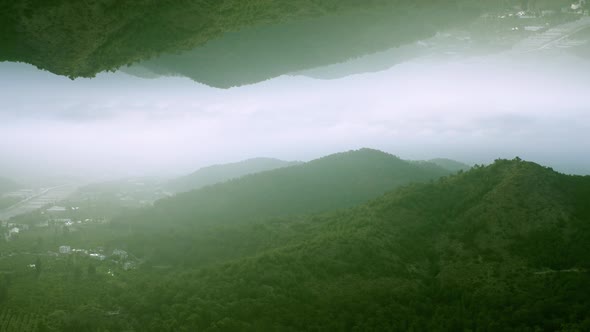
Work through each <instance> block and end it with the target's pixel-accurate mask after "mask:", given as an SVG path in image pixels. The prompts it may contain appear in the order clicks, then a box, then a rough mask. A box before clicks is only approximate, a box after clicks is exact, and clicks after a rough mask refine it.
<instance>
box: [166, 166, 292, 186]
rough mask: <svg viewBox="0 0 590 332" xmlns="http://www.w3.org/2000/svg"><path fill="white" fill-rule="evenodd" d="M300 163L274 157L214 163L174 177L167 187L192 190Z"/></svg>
mask: <svg viewBox="0 0 590 332" xmlns="http://www.w3.org/2000/svg"><path fill="white" fill-rule="evenodd" d="M299 164H301V162H297V161H283V160H279V159H273V158H253V159H247V160H243V161H240V162H236V163H229V164H220V165H213V166H208V167H203V168H201V169H199V170H197V171H196V172H194V173H191V174H189V175H186V176H183V177H180V178H177V179H174V180H172V181H170V182H169V183H168V184H166V188H168V189H169V190H171V191H173V192H183V191H190V190H195V189H200V188H202V187H205V186H209V185H212V184H216V183H220V182H226V181H228V180H233V179H237V178H240V177H242V176H244V175H249V174H254V173H260V172H263V171H270V170H273V169H277V168H283V167H288V166H294V165H299Z"/></svg>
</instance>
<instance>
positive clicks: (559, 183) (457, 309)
mask: <svg viewBox="0 0 590 332" xmlns="http://www.w3.org/2000/svg"><path fill="white" fill-rule="evenodd" d="M588 200H590V177H580V176H566V175H562V174H558V173H556V172H554V171H553V170H551V169H548V168H544V167H541V166H539V165H537V164H534V163H529V162H523V161H521V160H518V159H515V160H512V161H509V160H498V161H496V162H495V163H494V164H493V165H490V166H487V167H481V166H476V167H475V168H474V169H472V170H470V171H468V172H466V173H462V174H458V175H455V176H452V177H446V178H442V179H440V180H438V181H436V182H435V183H430V184H413V185H409V186H406V187H403V188H401V189H399V190H396V191H393V192H391V193H388V194H386V195H384V196H383V197H381V198H378V199H376V200H373V201H371V202H369V203H367V204H364V205H361V206H359V207H357V208H354V209H351V210H344V211H341V212H336V213H331V214H325V215H322V216H316V217H310V218H298V219H297V218H295V219H292V220H290V221H285V222H284V223H283V224H282V227H276V229H277V231H276V232H277V233H280V232H285V231H290V232H292V233H295V234H298V235H294V236H293V237H291V239H296V240H293V241H289V240H288V239H285V240H283V243H282V244H278V245H276V246H274V247H272V248H269V249H267V250H265V251H263V252H259V253H256V254H255V255H252V256H249V257H244V258H242V259H238V260H233V261H229V262H227V263H225V264H220V265H219V266H218V267H213V268H208V269H203V270H199V271H197V272H195V273H193V274H187V275H185V276H184V277H183V279H182V280H179V279H178V278H175V277H174V274H171V275H170V277H169V279H168V280H167V281H163V282H162V284H166V289H167V294H169V295H168V296H163V297H162V298H160V300H161V301H163V302H164V303H168V304H169V305H177V306H179V308H182V306H183V305H185V304H186V303H193V302H192V301H196V302H194V303H199V304H198V305H196V306H191V307H190V309H189V308H188V307H187V309H185V310H186V311H185V312H184V313H183V312H182V309H181V310H180V311H179V312H171V311H168V312H165V311H162V310H155V311H153V312H151V316H150V317H154V320H156V321H161V322H165V321H171V320H176V321H177V322H178V324H179V326H187V327H191V328H198V329H205V330H206V329H211V330H241V331H257V330H266V331H279V330H280V331H320V330H321V331H357V330H358V331H466V330H472V331H499V330H503V331H533V330H538V331H585V330H587V329H588V328H589V327H590V319H589V318H588V316H587V312H588V310H589V309H590V299H589V298H588V297H587V296H586V295H585V294H587V293H588V292H589V291H590V273H589V272H588V269H590V263H589V260H588V257H589V256H588V255H589V253H590V208H589V207H588V204H587V202H588ZM267 236H269V235H267ZM262 238H265V237H264V236H262ZM219 240H221V239H219ZM228 245H230V246H231V244H228ZM175 289H182V290H183V294H187V295H186V296H184V297H182V296H180V297H179V296H178V295H175V294H177V293H176V292H175V291H174V290H175ZM157 291H158V288H157V287H155V288H153V289H151V290H147V293H148V294H152V293H153V294H154V295H155V292H157ZM188 294H190V295H188ZM149 296H150V295H146V297H148V298H149ZM174 296H176V297H174ZM131 312H133V309H131ZM189 312H190V313H191V314H194V315H196V316H195V317H199V319H196V320H195V321H189V320H183V321H182V322H183V323H180V321H178V320H182V318H181V317H187V316H188V313H189ZM183 315H184V316H183ZM155 317H157V318H155ZM183 324H184V325H183ZM160 327H164V326H163V325H160Z"/></svg>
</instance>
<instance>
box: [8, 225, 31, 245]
mask: <svg viewBox="0 0 590 332" xmlns="http://www.w3.org/2000/svg"><path fill="white" fill-rule="evenodd" d="M5 226H6V231H5V232H4V240H6V241H10V240H14V239H17V238H18V236H19V234H20V233H21V232H22V231H26V230H28V229H29V225H21V224H14V223H7V224H6V225H5Z"/></svg>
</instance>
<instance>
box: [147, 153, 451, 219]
mask: <svg viewBox="0 0 590 332" xmlns="http://www.w3.org/2000/svg"><path fill="white" fill-rule="evenodd" d="M450 173H451V172H450V171H448V170H445V169H443V168H441V167H439V166H437V165H435V164H432V163H422V164H414V163H411V162H408V161H404V160H401V159H399V158H398V157H396V156H393V155H391V154H387V153H384V152H381V151H377V150H371V149H361V150H356V151H349V152H344V153H337V154H334V155H330V156H327V157H323V158H320V159H316V160H312V161H310V162H307V163H304V164H301V165H296V166H291V167H286V168H279V169H275V170H272V171H266V172H262V173H257V174H252V175H247V176H244V177H241V178H239V179H234V180H230V181H228V182H224V183H220V184H216V185H212V186H208V187H204V188H202V189H199V190H194V191H191V192H187V193H180V194H178V195H176V196H174V197H171V198H167V199H162V200H160V201H156V202H155V203H154V207H153V208H152V209H149V210H148V211H147V212H146V213H145V214H144V215H142V217H140V218H139V219H141V220H144V222H145V220H152V221H153V222H155V223H158V224H161V226H166V224H168V223H179V222H180V223H184V224H195V225H196V224H218V223H229V224H235V223H244V222H246V221H248V220H253V219H256V218H265V217H273V216H288V215H298V214H308V213H316V212H322V211H328V210H333V209H338V208H345V207H350V206H353V205H355V204H359V203H362V202H364V201H366V200H369V199H371V198H375V197H377V196H379V195H381V194H383V193H385V192H387V191H389V190H392V189H394V188H396V187H398V186H400V185H404V184H408V183H410V182H416V181H422V182H424V181H430V180H433V179H437V178H439V177H441V176H444V175H448V174H450Z"/></svg>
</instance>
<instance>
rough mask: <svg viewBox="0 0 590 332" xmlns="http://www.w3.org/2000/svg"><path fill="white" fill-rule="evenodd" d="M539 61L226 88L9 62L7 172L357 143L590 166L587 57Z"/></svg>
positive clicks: (1, 136) (306, 153) (67, 170)
mask: <svg viewBox="0 0 590 332" xmlns="http://www.w3.org/2000/svg"><path fill="white" fill-rule="evenodd" d="M534 59H535V60H533V57H530V58H521V59H512V58H511V59H507V58H505V57H503V56H501V55H498V56H489V57H482V58H471V59H465V60H461V61H459V60H456V61H448V60H445V61H444V62H442V61H441V62H437V61H435V60H420V61H414V62H408V63H405V64H400V65H398V66H395V67H393V68H392V69H390V70H387V71H383V72H379V73H370V74H362V75H355V76H350V77H346V78H343V79H338V80H327V81H323V80H316V79H311V78H306V77H290V76H283V77H279V78H276V79H273V80H270V81H266V82H263V83H260V84H256V85H251V86H245V87H240V88H234V89H230V90H219V89H213V88H209V87H207V86H204V85H201V84H198V83H195V82H192V81H190V80H188V79H184V78H159V79H152V80H150V79H141V78H135V77H131V76H128V75H126V74H123V73H115V74H113V73H110V74H101V75H99V76H98V77H97V78H95V79H78V80H75V81H71V80H69V79H68V78H64V77H59V76H56V75H53V74H50V73H47V72H42V71H39V70H37V69H35V68H34V67H32V66H29V65H25V64H15V63H0V86H1V87H0V88H1V90H0V91H2V92H1V94H2V97H1V98H0V160H2V165H1V166H0V172H4V173H6V174H7V175H11V174H13V173H16V172H17V171H18V172H21V174H22V173H23V172H24V173H26V172H29V173H30V172H32V173H50V174H60V175H63V174H76V175H84V174H92V175H97V174H99V175H101V174H102V175H112V176H122V175H174V174H182V173H186V172H190V171H193V170H195V169H197V168H199V167H201V166H206V165H209V164H212V163H221V162H229V161H237V160H241V159H245V158H250V157H258V156H266V157H276V158H281V159H287V160H310V159H313V158H317V157H320V156H322V155H325V154H329V153H334V152H339V151H346V150H350V149H356V148H360V147H373V148H377V149H381V150H384V151H387V152H390V153H393V154H396V155H399V156H400V157H402V158H408V159H428V158H434V157H449V158H454V159H458V160H461V161H464V162H468V163H487V162H490V161H493V160H494V159H495V158H498V157H507V158H513V157H514V156H517V155H518V156H520V157H522V158H524V159H527V160H533V161H536V162H539V163H543V164H546V165H549V166H553V167H555V168H557V169H560V170H563V171H567V172H573V171H577V172H582V170H590V157H589V156H588V155H589V154H588V151H590V98H589V97H588V91H590V80H589V79H588V77H589V74H590V65H589V63H588V62H584V61H582V60H580V59H578V58H573V57H572V58H569V57H566V56H560V57H545V58H539V56H536V57H535V58H534ZM0 175H1V174H0Z"/></svg>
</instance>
